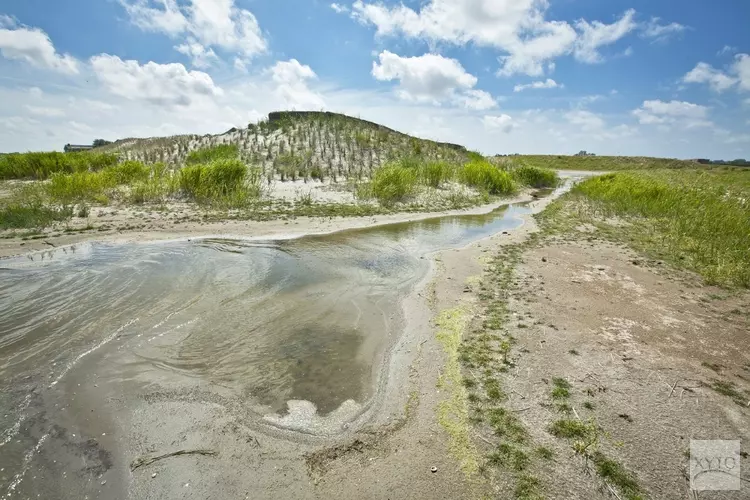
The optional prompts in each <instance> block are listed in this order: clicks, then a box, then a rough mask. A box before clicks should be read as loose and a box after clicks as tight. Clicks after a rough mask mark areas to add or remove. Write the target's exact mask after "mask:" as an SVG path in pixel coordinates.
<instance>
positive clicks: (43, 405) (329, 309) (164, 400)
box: [0, 188, 564, 498]
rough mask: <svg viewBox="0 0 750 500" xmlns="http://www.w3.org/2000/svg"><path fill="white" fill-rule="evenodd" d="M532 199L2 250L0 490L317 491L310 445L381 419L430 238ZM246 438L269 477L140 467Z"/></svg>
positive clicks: (224, 448)
mask: <svg viewBox="0 0 750 500" xmlns="http://www.w3.org/2000/svg"><path fill="white" fill-rule="evenodd" d="M563 189H564V188H563ZM560 191H561V190H558V192H556V193H553V194H551V195H550V196H551V197H554V196H557V195H558V194H559V192H560ZM531 211H532V208H530V207H528V206H524V205H518V206H509V207H502V208H500V209H498V210H495V211H493V212H491V213H489V214H484V215H466V216H451V217H441V218H436V219H427V220H422V221H416V222H407V223H400V224H391V225H386V226H379V227H373V228H364V229H355V230H347V231H341V232H337V233H332V234H328V235H316V236H305V237H302V238H297V239H289V240H264V241H261V240H248V239H244V240H243V239H193V240H180V241H170V242H157V243H154V242H151V243H142V244H127V245H115V244H101V243H83V244H79V245H76V246H71V247H64V248H57V249H54V250H52V251H49V252H45V253H37V254H33V255H29V256H24V257H19V258H14V259H7V260H4V261H2V263H0V264H1V265H0V267H1V268H2V269H0V277H1V279H0V385H1V386H2V395H0V469H1V470H0V495H2V496H0V498H26V497H29V498H85V497H87V498H175V497H177V496H179V497H182V498H193V497H194V498H206V496H205V494H206V491H211V484H212V483H214V482H215V483H216V484H217V485H220V486H219V487H220V488H221V491H223V492H224V493H226V494H229V495H230V496H229V497H228V498H243V497H244V496H243V495H244V493H245V492H246V491H248V487H247V482H248V481H249V482H250V483H255V484H256V485H260V484H262V488H261V489H259V490H256V493H255V494H253V495H251V496H249V498H266V497H275V495H274V493H278V492H284V495H287V497H296V498H306V497H314V493H312V492H311V490H309V485H305V484H300V481H298V480H294V479H293V478H294V477H295V476H299V475H300V473H302V474H304V473H305V471H304V464H303V463H302V460H301V456H302V455H303V454H304V453H305V452H307V451H310V450H314V449H316V448H320V447H321V446H325V445H329V444H331V443H336V442H343V441H344V440H345V439H346V438H347V436H351V435H353V434H354V433H356V432H357V431H358V430H361V429H362V428H363V427H364V426H367V425H371V424H373V423H374V422H379V423H382V419H379V418H378V414H379V412H380V410H381V409H382V407H383V404H384V399H385V394H386V392H387V391H386V389H387V388H388V384H389V383H390V384H392V385H393V384H394V383H395V382H394V381H393V380H391V377H389V371H390V370H389V365H390V364H391V361H392V360H391V357H392V356H391V353H392V351H393V348H394V346H395V345H396V344H398V343H399V342H401V343H403V342H404V337H405V336H408V332H406V333H405V332H404V330H405V328H404V326H405V318H404V311H403V308H402V303H403V300H404V298H405V297H407V296H408V295H409V294H410V293H411V292H412V290H413V289H414V288H415V286H416V285H417V284H418V283H420V282H423V281H424V279H425V277H426V276H427V275H428V272H429V270H430V267H431V259H430V255H431V254H432V253H434V252H437V251H442V250H447V249H451V248H460V247H463V246H466V245H468V244H470V243H472V242H475V241H478V240H481V239H483V238H486V237H488V236H491V235H493V234H496V233H498V232H502V231H511V230H513V229H514V228H517V227H518V226H519V225H520V224H521V223H522V220H521V219H520V218H519V216H521V215H523V214H527V213H529V212H531ZM391 392H393V388H392V387H391ZM396 392H397V391H396ZM208 436H211V439H207V438H208ZM224 440H226V442H225V441H224ZM208 441H210V442H208ZM228 443H231V444H228ZM238 447H240V448H243V447H247V448H256V447H257V448H261V447H262V450H263V451H261V452H259V453H258V456H257V463H249V464H248V463H244V464H243V466H246V467H247V468H248V471H254V472H252V474H253V475H255V474H262V475H263V476H264V479H263V480H260V479H259V478H256V479H254V480H251V478H248V477H245V476H244V475H243V474H234V475H227V474H225V473H224V472H222V470H221V469H220V468H217V467H210V466H209V467H207V468H206V469H202V466H201V464H202V462H201V461H202V460H211V459H210V458H203V456H200V455H196V456H188V457H186V458H181V459H176V460H175V462H176V461H177V460H183V461H189V462H190V466H188V467H182V468H180V467H175V468H167V467H168V466H167V465H166V464H167V463H168V462H166V461H165V462H162V463H161V464H157V465H155V466H152V468H149V469H148V470H146V471H137V472H131V470H130V465H131V462H132V461H133V460H134V459H136V458H137V457H141V456H154V455H159V454H161V453H165V452H171V451H177V450H197V449H207V448H210V449H212V450H216V451H218V452H220V453H222V454H227V452H228V453H229V454H230V455H232V454H236V455H238V456H239V455H240V454H239V453H238V452H237V451H236V450H237V448H238ZM230 458H231V457H230ZM196 471H203V472H201V473H199V474H198V473H196ZM139 473H140V474H147V476H144V477H147V478H148V477H150V478H151V479H152V481H151V482H150V484H149V482H147V483H145V484H144V483H143V482H140V481H135V480H134V476H135V475H136V474H139ZM269 473H270V476H271V477H268V476H269ZM158 474H163V475H164V477H165V478H168V479H166V483H164V482H162V483H159V481H160V480H161V478H159V477H157V476H158ZM177 488H179V490H178V489H177ZM258 491H265V492H266V495H267V496H263V495H260V496H259V495H258V493H257V492H258Z"/></svg>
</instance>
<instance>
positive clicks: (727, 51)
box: [716, 45, 737, 56]
mask: <svg viewBox="0 0 750 500" xmlns="http://www.w3.org/2000/svg"><path fill="white" fill-rule="evenodd" d="M733 52H737V47H732V46H731V45H724V47H722V49H721V50H720V51H718V52H717V53H716V55H717V56H723V55H725V54H731V53H733Z"/></svg>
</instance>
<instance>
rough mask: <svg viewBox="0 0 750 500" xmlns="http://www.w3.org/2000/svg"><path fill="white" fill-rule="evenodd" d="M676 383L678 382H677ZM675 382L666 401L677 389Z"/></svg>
mask: <svg viewBox="0 0 750 500" xmlns="http://www.w3.org/2000/svg"><path fill="white" fill-rule="evenodd" d="M677 382H679V380H678V381H677ZM677 382H675V383H674V384H672V390H671V391H669V396H667V399H669V398H671V397H672V393H673V392H674V388H675V387H677Z"/></svg>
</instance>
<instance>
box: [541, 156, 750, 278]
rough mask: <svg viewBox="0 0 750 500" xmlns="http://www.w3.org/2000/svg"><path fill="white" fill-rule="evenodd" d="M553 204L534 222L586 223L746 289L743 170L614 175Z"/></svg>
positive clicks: (747, 173)
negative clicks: (540, 218) (538, 220)
mask: <svg viewBox="0 0 750 500" xmlns="http://www.w3.org/2000/svg"><path fill="white" fill-rule="evenodd" d="M553 205H555V206H553V207H551V208H550V209H549V210H548V211H547V212H545V214H543V216H542V220H543V221H544V220H547V221H548V222H550V223H552V224H555V225H560V224H562V225H561V226H560V229H563V230H565V229H566V228H567V229H570V225H571V224H580V223H582V222H589V223H592V224H594V225H596V226H597V227H599V228H600V229H602V230H603V231H604V232H605V233H606V234H608V235H609V236H611V237H613V238H615V239H620V240H624V241H626V242H627V243H629V244H631V245H632V246H633V247H634V248H635V249H637V250H640V251H644V252H645V253H647V254H649V255H651V256H653V257H655V258H660V259H664V260H668V261H670V262H671V263H672V264H675V265H677V266H679V267H685V268H688V269H690V270H693V271H695V272H697V273H699V274H700V275H701V276H703V277H704V278H705V279H706V281H707V282H708V283H710V284H717V285H722V286H727V287H744V288H748V287H750V252H748V248H750V170H747V169H746V170H729V171H726V170H720V171H696V170H693V171H674V170H656V171H648V172H646V171H638V172H636V171H628V172H618V173H614V174H607V175H603V176H599V177H595V178H592V179H589V180H586V181H584V182H582V183H580V184H579V185H578V186H576V187H575V188H574V189H573V190H572V191H571V193H569V194H567V195H565V196H564V197H563V198H562V199H560V200H558V201H557V202H555V203H554V204H553ZM566 219H567V225H566V224H565V221H566Z"/></svg>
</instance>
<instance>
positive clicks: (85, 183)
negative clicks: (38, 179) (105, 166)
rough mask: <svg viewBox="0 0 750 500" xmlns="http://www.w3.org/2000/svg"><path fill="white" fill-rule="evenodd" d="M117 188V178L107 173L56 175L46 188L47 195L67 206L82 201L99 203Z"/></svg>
mask: <svg viewBox="0 0 750 500" xmlns="http://www.w3.org/2000/svg"><path fill="white" fill-rule="evenodd" d="M115 186H117V182H116V180H115V176H113V175H111V174H110V173H108V172H106V171H102V172H76V173H73V174H63V173H56V174H53V175H52V178H51V179H50V181H49V184H47V185H46V186H45V188H46V191H47V194H49V196H50V198H51V199H52V200H53V201H54V202H57V203H61V204H63V205H67V204H69V203H74V202H80V201H99V200H100V199H104V198H105V197H106V193H107V191H109V190H110V189H113V188H114V187H115Z"/></svg>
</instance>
